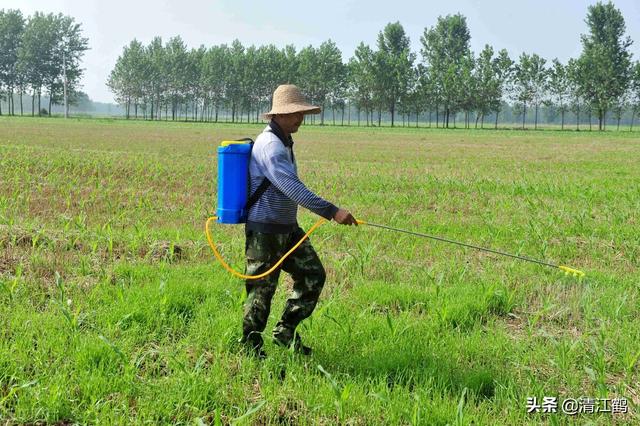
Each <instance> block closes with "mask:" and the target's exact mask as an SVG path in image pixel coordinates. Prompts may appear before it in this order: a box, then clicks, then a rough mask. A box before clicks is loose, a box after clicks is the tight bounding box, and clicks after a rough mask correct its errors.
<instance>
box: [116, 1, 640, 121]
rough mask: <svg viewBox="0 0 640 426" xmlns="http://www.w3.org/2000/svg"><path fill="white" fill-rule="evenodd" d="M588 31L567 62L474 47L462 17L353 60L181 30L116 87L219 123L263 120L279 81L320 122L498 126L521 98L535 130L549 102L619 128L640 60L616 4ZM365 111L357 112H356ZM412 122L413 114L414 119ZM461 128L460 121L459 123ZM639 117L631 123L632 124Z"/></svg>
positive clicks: (595, 11)
mask: <svg viewBox="0 0 640 426" xmlns="http://www.w3.org/2000/svg"><path fill="white" fill-rule="evenodd" d="M585 22H586V23H587V26H588V29H589V32H588V34H584V35H582V36H581V42H582V54H581V55H580V57H579V58H576V59H570V60H569V61H568V62H567V63H566V64H563V63H561V62H560V61H559V60H557V59H554V60H553V61H551V62H548V61H547V60H546V59H544V58H542V57H541V56H539V55H537V54H535V53H532V54H527V53H523V54H522V55H520V56H519V57H518V58H517V59H512V58H510V57H509V54H508V53H507V51H506V50H504V49H503V50H500V51H495V49H494V48H493V47H491V46H489V45H486V46H485V47H484V49H483V50H482V51H481V52H480V53H479V54H477V55H476V54H474V52H472V51H471V49H470V39H471V35H470V32H469V28H468V26H467V22H466V18H465V17H464V16H463V15H461V14H456V15H447V16H444V17H442V16H441V17H439V18H438V20H437V22H436V24H435V25H434V26H433V27H430V28H425V30H424V33H423V34H422V36H421V38H420V43H421V49H420V52H419V53H420V57H418V56H417V55H416V53H414V52H412V51H411V49H410V40H409V37H408V36H407V35H406V33H405V31H404V28H403V27H402V25H401V24H400V23H399V22H395V23H389V24H388V25H386V26H385V28H384V29H383V30H382V31H380V33H379V34H378V38H377V43H376V46H375V49H372V48H371V47H370V46H368V45H366V44H364V43H360V45H359V46H358V47H357V48H356V50H355V52H354V55H353V57H351V58H350V59H349V60H348V61H347V62H346V63H345V62H343V60H342V53H341V52H340V50H339V49H338V47H337V46H336V44H335V43H334V42H333V41H331V40H328V41H325V42H324V43H322V44H321V45H320V46H319V47H314V46H307V47H304V48H302V49H301V50H300V51H297V50H296V48H295V47H294V46H292V45H288V46H286V47H284V48H282V49H279V48H277V47H275V46H274V45H264V46H258V47H256V46H249V47H245V46H243V45H242V44H241V43H240V42H239V41H238V40H235V41H233V42H232V43H231V44H230V45H226V44H222V45H217V46H212V47H209V48H206V47H204V46H200V47H199V48H197V49H188V48H187V46H186V45H185V43H184V42H183V40H182V39H181V38H180V37H173V38H171V39H170V40H168V42H166V43H163V41H162V39H161V38H159V37H156V38H155V39H153V40H152V41H151V43H150V44H149V45H146V46H145V45H143V44H142V43H140V42H139V41H137V40H133V41H132V42H131V43H130V44H129V45H128V46H126V47H125V48H124V50H123V52H122V54H121V55H120V57H119V58H118V60H117V63H116V65H115V68H114V69H113V71H112V72H111V74H110V77H109V80H108V86H109V87H110V88H111V90H112V91H113V93H114V94H115V95H116V98H117V100H118V102H120V103H122V104H123V105H124V106H125V108H126V115H127V117H130V116H135V117H139V116H142V117H145V118H148V119H162V118H164V119H172V120H176V119H187V120H188V119H191V120H201V121H218V119H219V115H220V113H221V111H225V113H226V114H228V115H229V116H230V119H231V121H233V122H235V121H244V120H246V121H258V120H259V117H260V112H263V111H266V110H268V108H269V104H270V100H271V99H270V96H271V93H272V91H273V89H274V88H275V87H276V86H277V85H278V84H281V83H287V82H291V83H296V84H298V85H299V86H300V87H301V88H302V90H303V91H304V92H305V94H306V96H308V97H309V99H310V101H311V102H313V103H316V104H318V105H320V106H322V107H323V108H322V111H323V113H322V115H321V116H320V118H319V120H320V122H321V123H324V122H325V114H326V111H327V110H330V111H331V113H332V115H333V120H334V122H335V119H336V113H337V114H338V115H339V120H341V122H342V123H344V120H345V111H346V112H347V114H348V115H349V116H348V117H347V120H348V122H349V123H350V122H351V121H352V117H351V116H350V115H351V110H352V109H355V111H357V120H358V123H359V124H360V120H363V121H365V122H366V124H367V125H370V124H375V123H376V121H377V124H378V125H380V124H381V117H382V114H383V113H388V115H389V116H390V120H391V126H394V125H395V122H396V117H397V116H398V115H399V114H400V115H402V117H403V123H404V119H405V118H406V120H407V122H408V120H409V117H415V124H416V125H418V121H419V117H420V116H421V115H425V114H428V116H429V120H428V121H429V123H431V122H432V120H433V118H435V124H436V126H438V127H440V126H441V127H449V126H450V125H451V121H452V120H455V117H456V116H460V115H462V117H464V127H471V126H475V127H478V125H480V127H484V121H485V118H487V117H489V116H493V117H494V118H495V122H494V126H495V127H497V125H498V115H499V113H500V112H501V110H502V109H503V108H504V106H505V102H508V103H509V104H511V105H513V106H514V107H515V110H516V112H517V114H518V115H519V116H521V117H522V127H523V128H524V127H525V122H526V118H527V114H533V115H534V127H536V128H537V125H538V114H539V110H540V107H541V106H543V105H544V106H553V107H554V108H556V109H557V111H558V112H559V113H560V115H561V126H562V128H563V129H564V127H565V113H566V112H568V111H571V112H572V113H573V114H574V115H575V117H576V125H577V127H578V128H579V124H580V118H581V115H584V116H587V115H588V116H589V120H590V122H591V116H593V117H594V118H596V119H597V121H598V128H599V129H604V128H605V124H606V121H607V118H612V116H613V118H616V119H617V120H618V126H619V123H620V119H621V117H622V115H623V114H624V113H625V111H626V112H627V114H629V113H630V114H631V119H632V120H633V118H634V117H635V116H636V115H637V114H638V112H639V110H640V64H639V63H638V62H635V63H633V62H632V57H631V53H630V51H629V48H630V46H631V44H632V41H631V39H630V38H629V37H625V22H624V18H623V16H622V14H621V12H620V11H619V10H618V9H616V8H615V7H614V5H613V4H611V3H606V4H604V3H597V4H595V5H593V6H590V7H589V9H588V13H587V17H586V20H585ZM353 119H355V118H353ZM412 120H413V119H412ZM454 125H455V123H454ZM632 126H633V123H632Z"/></svg>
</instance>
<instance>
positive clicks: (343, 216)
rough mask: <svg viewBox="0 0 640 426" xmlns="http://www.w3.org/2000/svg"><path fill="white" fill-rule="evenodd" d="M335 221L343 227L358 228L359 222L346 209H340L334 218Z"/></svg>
mask: <svg viewBox="0 0 640 426" xmlns="http://www.w3.org/2000/svg"><path fill="white" fill-rule="evenodd" d="M333 220H335V221H336V222H338V223H339V224H341V225H356V226H358V221H356V218H355V217H353V215H352V214H351V213H349V211H347V210H345V209H338V211H337V212H336V214H335V216H333Z"/></svg>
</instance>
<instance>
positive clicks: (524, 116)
mask: <svg viewBox="0 0 640 426" xmlns="http://www.w3.org/2000/svg"><path fill="white" fill-rule="evenodd" d="M522 105H523V110H522V130H524V121H525V120H526V118H527V103H526V102H523V103H522Z"/></svg>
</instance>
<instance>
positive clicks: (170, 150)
mask: <svg viewBox="0 0 640 426" xmlns="http://www.w3.org/2000/svg"><path fill="white" fill-rule="evenodd" d="M261 127H262V126H256V125H227V124H218V125H212V124H191V123H190V124H187V123H162V122H161V123H149V122H125V121H112V120H69V121H64V120H61V119H31V118H29V119H27V118H25V119H19V118H12V119H8V118H0V419H2V421H3V422H6V423H8V424H21V423H41V424H44V423H50V424H67V423H75V422H78V423H99V424H131V423H151V424H169V423H171V424H202V423H204V424H226V423H237V422H245V423H252V424H253V423H255V424H263V423H268V424H311V423H319V424H337V423H341V424H362V425H365V424H366V425H368V424H457V425H462V424H470V423H474V424H509V425H512V424H529V423H539V422H549V423H552V424H563V423H579V424H584V423H586V422H592V423H593V424H603V425H604V424H611V423H612V422H614V423H618V424H631V423H636V422H640V411H639V410H640V366H639V364H640V360H639V358H640V343H639V342H640V271H639V268H638V267H639V264H640V232H639V231H638V230H639V229H640V228H639V226H640V217H639V213H638V212H639V211H640V167H638V165H639V159H640V137H639V135H638V133H635V134H634V133H628V132H619V133H615V132H606V133H596V132H594V133H589V132H580V133H576V132H559V131H538V132H525V131H465V130H449V131H444V130H436V129H424V128H421V129H410V128H396V129H372V128H366V129H365V128H340V127H325V128H323V127H320V126H306V127H302V129H301V131H300V133H299V134H298V135H296V136H297V139H296V145H295V147H296V152H297V159H298V163H299V171H300V174H301V176H302V177H303V179H304V181H305V182H306V183H307V185H308V186H309V187H310V188H312V189H313V190H315V191H316V192H318V193H319V194H322V195H323V196H324V197H325V198H327V199H329V200H331V201H333V202H335V203H336V204H338V205H339V206H342V207H345V208H348V209H350V210H351V211H352V212H353V213H354V214H355V215H356V217H358V218H360V219H363V220H368V221H372V222H378V223H382V224H386V225H390V226H395V227H400V228H404V229H409V230H414V231H418V232H426V233H431V234H435V235H440V236H444V237H448V238H452V239H457V240H461V241H465V242H469V243H473V244H479V245H484V246H489V247H493V248H496V249H501V250H505V251H509V252H515V253H520V254H522V255H527V256H531V257H535V258H541V259H546V260H549V261H552V262H557V263H560V264H566V265H569V266H573V267H576V268H579V269H582V270H584V271H585V272H586V273H587V276H586V278H584V279H583V280H582V281H578V280H576V279H574V278H571V277H566V276H564V275H563V274H562V272H561V271H559V270H553V269H550V268H545V267H541V266H537V265H533V264H529V263H524V262H520V261H516V260H513V259H509V258H502V257H496V256H494V255H490V254H485V253H481V252H477V251H472V250H467V249H462V248H459V247H456V246H452V245H447V244H443V243H439V242H433V241H429V240H425V239H418V238H415V237H411V236H408V235H402V234H396V233H391V232H389V231H385V230H380V229H375V228H367V227H365V226H362V227H358V228H352V227H341V226H338V225H335V224H327V225H324V226H323V227H322V228H320V230H318V232H317V233H316V234H314V235H313V237H312V242H313V244H314V245H315V247H316V249H317V250H318V252H319V253H320V256H321V258H322V259H323V261H324V264H325V267H326V269H327V272H328V281H327V284H326V286H325V289H324V291H323V294H322V297H321V303H320V304H319V306H318V307H317V309H316V311H315V313H314V315H313V316H312V318H311V319H309V320H307V321H305V322H304V323H303V324H302V325H301V327H300V333H301V334H302V335H303V337H304V339H305V341H306V342H307V343H308V344H310V345H311V346H313V347H314V355H313V356H312V357H310V358H304V357H300V356H298V355H295V354H293V353H290V352H288V351H286V350H283V349H281V348H279V347H276V346H274V345H273V344H271V343H270V342H268V343H267V345H266V350H267V352H268V354H269V358H268V359H267V360H265V361H263V362H260V361H257V360H255V359H253V358H251V357H248V356H246V355H244V354H242V353H241V351H240V348H239V347H238V345H237V343H236V341H237V339H238V337H239V335H240V322H241V311H242V303H243V298H244V294H243V292H244V290H243V283H242V282H240V281H239V280H237V279H234V278H232V277H231V276H230V275H228V274H227V273H226V272H225V271H224V270H223V269H222V268H221V267H220V266H219V265H218V264H216V263H215V261H214V258H213V256H212V254H211V253H210V251H209V248H208V246H207V244H206V240H205V238H204V235H203V225H204V222H205V220H206V218H207V217H208V216H209V215H211V214H213V213H214V212H215V203H216V197H215V184H216V170H217V169H216V156H215V148H216V146H217V144H218V143H219V142H220V141H221V140H224V139H230V138H239V137H245V136H255V135H256V134H257V133H258V132H259V131H260V129H261ZM299 216H300V222H301V224H302V225H303V226H304V227H309V226H310V225H311V224H312V223H313V222H314V221H315V220H316V217H314V216H313V215H312V214H310V213H308V212H306V211H301V212H300V215H299ZM214 235H215V238H216V239H217V240H218V241H219V246H220V247H221V249H222V252H223V253H224V255H225V256H226V257H227V258H228V259H229V260H230V261H231V262H232V264H233V265H234V266H235V267H236V268H238V269H242V267H243V247H244V235H243V229H242V226H216V227H215V228H214ZM289 286H290V281H289V280H288V279H283V280H282V281H281V285H280V289H279V291H278V293H277V294H276V297H275V299H274V306H273V309H272V316H271V317H270V322H269V326H268V328H267V330H269V329H270V327H272V326H273V325H274V323H275V321H277V318H278V315H279V314H280V312H281V310H282V306H283V302H284V300H285V297H286V291H287V288H288V287H289ZM544 396H555V397H558V398H559V401H562V400H563V399H565V398H579V397H580V396H588V397H593V398H626V399H627V401H628V404H629V413H627V414H616V415H612V414H581V415H578V416H575V417H571V416H567V415H564V414H561V413H557V414H542V413H538V414H528V413H527V410H526V401H527V398H528V397H537V398H538V400H539V401H541V400H542V398H543V397H544ZM558 411H560V407H559V408H558Z"/></svg>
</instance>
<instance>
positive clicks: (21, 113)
mask: <svg viewBox="0 0 640 426" xmlns="http://www.w3.org/2000/svg"><path fill="white" fill-rule="evenodd" d="M23 112H24V111H23V107H22V90H20V116H22V115H23Z"/></svg>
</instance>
